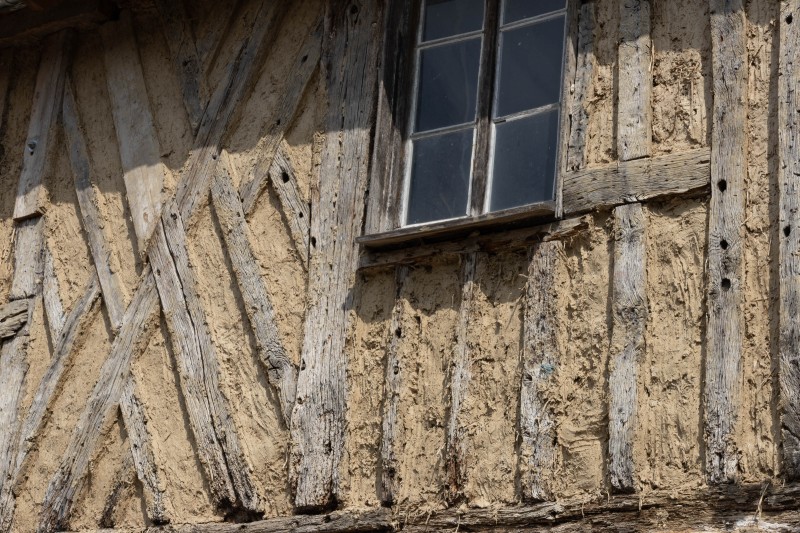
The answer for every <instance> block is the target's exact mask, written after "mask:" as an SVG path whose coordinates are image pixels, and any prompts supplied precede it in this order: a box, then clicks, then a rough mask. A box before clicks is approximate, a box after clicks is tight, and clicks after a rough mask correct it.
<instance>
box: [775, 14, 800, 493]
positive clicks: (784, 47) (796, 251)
mask: <svg viewBox="0 0 800 533" xmlns="http://www.w3.org/2000/svg"><path fill="white" fill-rule="evenodd" d="M778 24H779V25H780V29H779V35H780V78H779V86H778V124H779V127H778V151H779V153H778V157H779V158H780V161H779V163H778V172H779V178H778V179H779V181H778V186H779V191H780V208H779V209H780V210H779V218H780V234H779V238H780V278H779V283H780V290H779V292H780V311H779V313H780V338H779V343H780V344H779V353H780V360H779V372H780V374H779V376H780V387H781V388H780V395H781V396H780V400H781V401H780V406H781V432H782V436H783V466H784V469H785V471H786V474H787V475H788V477H789V478H790V479H797V478H800V223H798V222H800V220H798V215H800V116H798V109H800V98H798V91H800V65H798V64H796V62H797V61H798V56H800V1H798V0H783V1H782V2H781V16H780V18H779V19H778Z"/></svg>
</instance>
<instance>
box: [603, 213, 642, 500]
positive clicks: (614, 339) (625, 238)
mask: <svg viewBox="0 0 800 533" xmlns="http://www.w3.org/2000/svg"><path fill="white" fill-rule="evenodd" d="M645 226H646V221H645V216H644V212H643V211H642V205H641V204H630V205H624V206H620V207H617V208H616V209H614V276H613V296H612V313H613V320H614V322H613V328H612V334H611V355H610V357H611V369H610V373H609V379H608V389H609V401H608V439H609V441H608V456H609V457H608V474H609V477H610V480H611V486H612V488H613V489H614V490H616V491H619V492H632V491H633V490H634V489H635V486H634V473H635V471H634V463H633V441H634V437H635V434H636V406H637V387H638V382H637V376H638V373H639V370H638V368H639V361H641V359H642V356H643V355H644V334H645V328H646V326H647V294H646V281H647V266H646V259H647V254H646V250H645Z"/></svg>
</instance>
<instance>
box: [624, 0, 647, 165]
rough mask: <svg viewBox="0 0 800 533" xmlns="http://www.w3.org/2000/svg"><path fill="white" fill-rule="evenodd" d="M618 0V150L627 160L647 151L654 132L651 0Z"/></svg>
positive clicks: (642, 154)
mask: <svg viewBox="0 0 800 533" xmlns="http://www.w3.org/2000/svg"><path fill="white" fill-rule="evenodd" d="M618 1H619V39H620V43H619V49H618V54H619V56H618V57H619V62H618V66H619V84H618V87H619V89H618V91H617V103H618V106H617V153H618V156H619V159H620V161H630V160H632V159H639V158H642V157H647V156H649V155H650V151H651V140H652V136H653V128H652V122H653V106H652V102H651V96H652V92H653V76H652V73H651V71H650V65H651V63H652V61H653V43H652V41H651V39H650V0H618Z"/></svg>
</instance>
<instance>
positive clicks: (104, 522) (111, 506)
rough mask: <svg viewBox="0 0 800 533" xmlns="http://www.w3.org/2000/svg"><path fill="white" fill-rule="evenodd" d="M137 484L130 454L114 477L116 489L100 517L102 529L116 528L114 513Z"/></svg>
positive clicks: (109, 497)
mask: <svg viewBox="0 0 800 533" xmlns="http://www.w3.org/2000/svg"><path fill="white" fill-rule="evenodd" d="M135 482H136V468H135V467H134V466H133V456H132V455H131V454H130V453H127V454H125V458H124V459H123V460H122V464H121V465H120V467H119V468H118V469H117V473H116V474H115V475H114V488H113V489H112V490H111V493H110V494H109V495H108V497H107V498H106V503H105V505H103V514H101V515H100V527H102V528H112V527H114V513H115V512H116V510H117V506H118V505H119V503H120V500H121V499H123V498H124V497H125V492H126V491H128V490H130V489H131V488H132V487H133V485H134V483H135Z"/></svg>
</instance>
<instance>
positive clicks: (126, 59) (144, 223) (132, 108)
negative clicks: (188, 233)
mask: <svg viewBox="0 0 800 533" xmlns="http://www.w3.org/2000/svg"><path fill="white" fill-rule="evenodd" d="M100 32H101V34H102V36H103V46H104V58H105V65H106V83H107V84H108V95H109V97H110V99H111V108H112V115H113V117H114V127H115V129H116V132H117V140H118V141H119V142H118V145H119V155H120V158H121V160H122V169H123V172H124V180H125V191H126V196H127V199H128V204H129V206H130V212H131V218H132V219H133V228H134V231H135V232H136V238H137V240H138V243H139V244H138V248H139V250H140V252H141V251H143V250H144V249H145V248H146V247H147V241H148V239H149V238H150V234H151V233H152V232H153V228H155V225H156V224H157V223H158V217H159V215H160V214H161V205H162V198H161V189H162V187H163V185H164V174H165V173H166V172H167V169H166V167H165V166H164V164H163V163H162V162H161V151H160V149H159V146H158V134H157V132H156V128H155V125H154V124H153V115H152V113H151V111H150V103H149V100H148V98H147V86H146V85H145V81H144V74H143V73H142V65H141V62H140V60H139V51H138V49H137V45H136V38H135V36H134V34H133V23H132V22H131V14H130V12H128V11H126V12H123V14H122V15H121V17H120V20H119V21H118V22H109V23H106V24H104V25H103V26H102V27H101V30H100Z"/></svg>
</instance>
